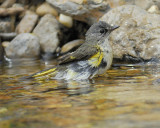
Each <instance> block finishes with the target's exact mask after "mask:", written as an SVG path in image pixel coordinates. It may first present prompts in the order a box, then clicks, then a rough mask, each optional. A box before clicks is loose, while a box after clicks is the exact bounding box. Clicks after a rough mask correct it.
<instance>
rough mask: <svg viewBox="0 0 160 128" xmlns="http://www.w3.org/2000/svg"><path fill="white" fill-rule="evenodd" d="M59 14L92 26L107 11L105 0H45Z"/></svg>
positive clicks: (107, 6)
mask: <svg viewBox="0 0 160 128" xmlns="http://www.w3.org/2000/svg"><path fill="white" fill-rule="evenodd" d="M46 1H47V2H48V3H50V4H51V5H53V7H54V8H55V9H57V10H58V11H59V12H60V13H63V14H65V15H68V16H71V17H73V18H74V19H76V20H79V21H83V22H86V23H88V24H93V23H95V22H97V20H98V19H99V18H100V17H101V16H102V15H104V14H105V13H106V12H107V11H108V10H109V9H110V7H109V5H108V2H107V0H103V1H102V0H87V1H86V0H46Z"/></svg>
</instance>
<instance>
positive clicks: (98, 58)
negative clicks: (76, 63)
mask: <svg viewBox="0 0 160 128" xmlns="http://www.w3.org/2000/svg"><path fill="white" fill-rule="evenodd" d="M102 59H103V52H102V51H101V49H100V47H98V52H97V53H96V54H95V55H93V56H92V57H91V58H90V59H89V60H88V63H89V64H90V65H91V66H92V67H98V66H99V65H100V64H101V62H102Z"/></svg>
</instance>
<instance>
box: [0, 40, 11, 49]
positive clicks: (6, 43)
mask: <svg viewBox="0 0 160 128" xmlns="http://www.w3.org/2000/svg"><path fill="white" fill-rule="evenodd" d="M9 44H10V42H9V41H4V42H2V47H4V48H6V47H8V46H9Z"/></svg>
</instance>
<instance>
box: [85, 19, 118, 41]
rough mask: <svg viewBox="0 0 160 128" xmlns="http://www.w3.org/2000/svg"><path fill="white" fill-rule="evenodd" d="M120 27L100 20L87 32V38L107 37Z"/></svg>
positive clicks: (99, 38) (98, 38)
mask: <svg viewBox="0 0 160 128" xmlns="http://www.w3.org/2000/svg"><path fill="white" fill-rule="evenodd" d="M117 28H119V26H113V25H109V24H108V23H106V22H104V21H99V22H98V23H95V24H93V25H92V26H91V27H90V28H89V30H88V31H87V33H86V40H92V39H93V41H94V40H96V41H99V40H101V39H104V38H107V37H108V36H109V34H110V33H111V32H112V31H113V30H115V29H117Z"/></svg>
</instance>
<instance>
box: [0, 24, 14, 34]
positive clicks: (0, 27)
mask: <svg viewBox="0 0 160 128" xmlns="http://www.w3.org/2000/svg"><path fill="white" fill-rule="evenodd" d="M4 32H11V23H10V22H8V21H0V33H4Z"/></svg>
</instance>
